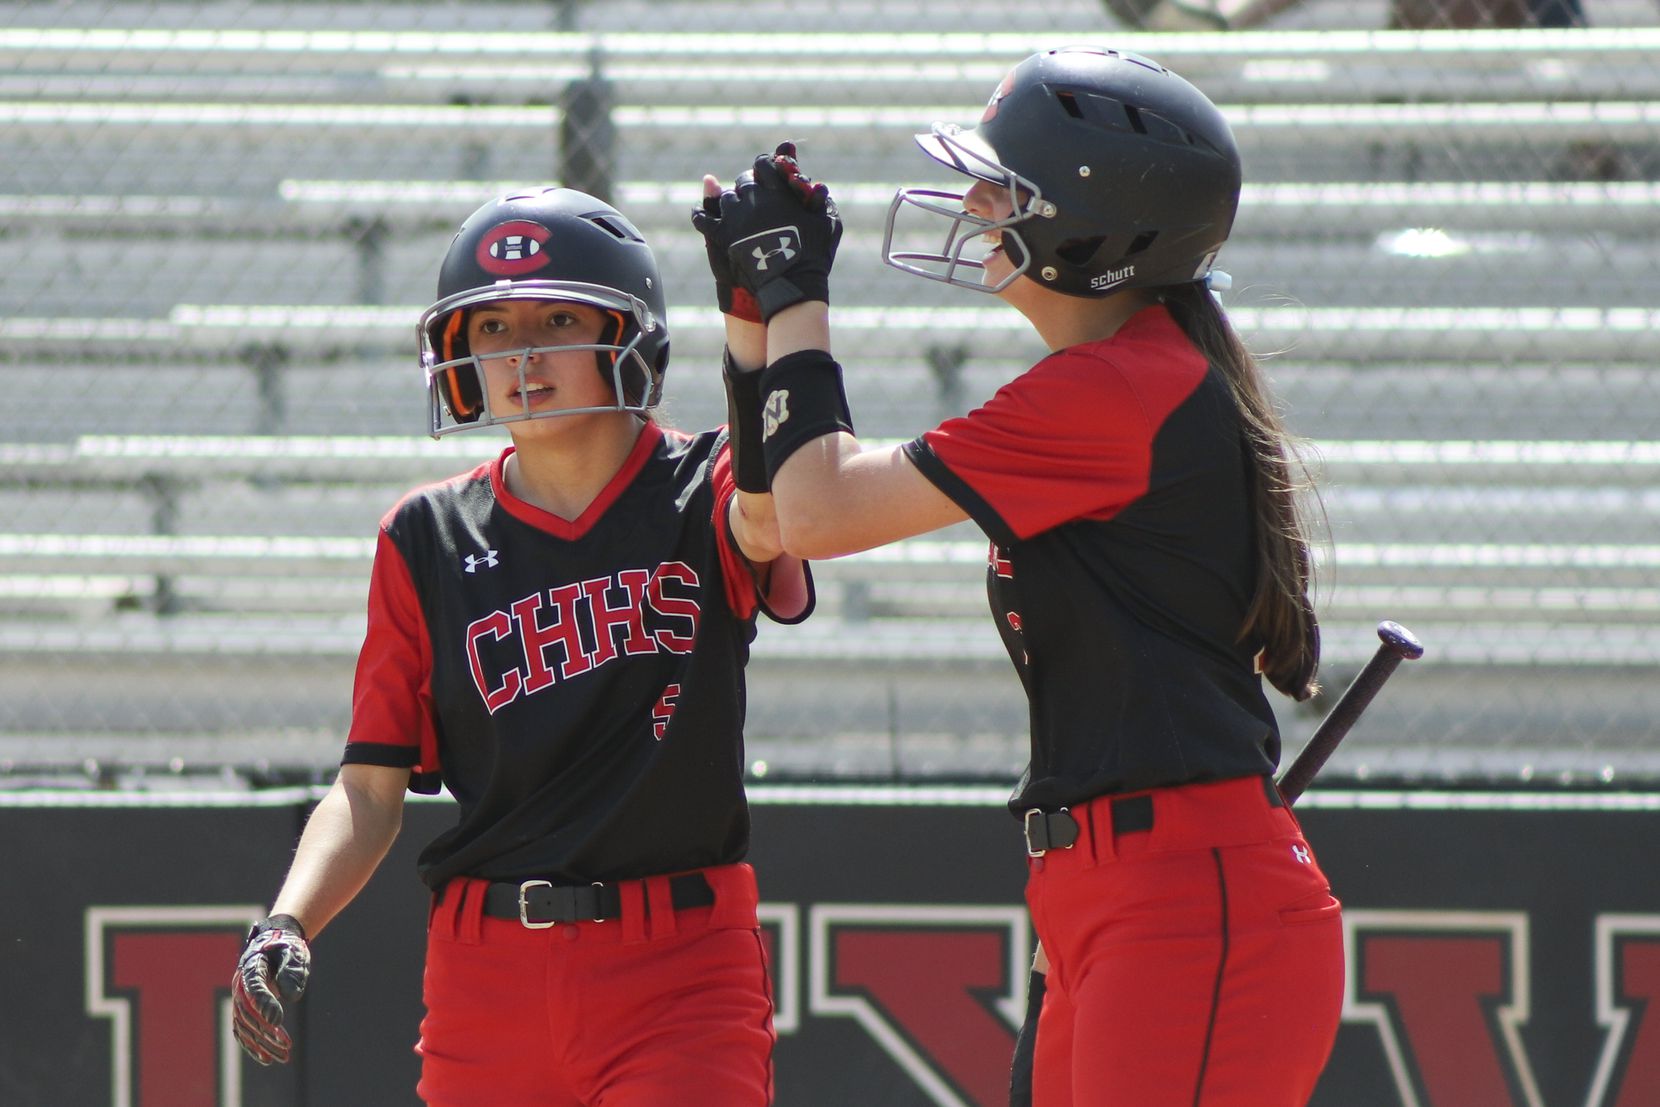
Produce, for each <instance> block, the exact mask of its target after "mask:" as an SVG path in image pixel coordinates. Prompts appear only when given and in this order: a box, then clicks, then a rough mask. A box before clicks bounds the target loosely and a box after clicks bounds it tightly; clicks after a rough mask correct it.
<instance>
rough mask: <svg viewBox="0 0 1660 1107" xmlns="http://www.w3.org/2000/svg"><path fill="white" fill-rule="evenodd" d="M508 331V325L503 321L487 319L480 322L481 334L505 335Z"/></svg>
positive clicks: (479, 331)
mask: <svg viewBox="0 0 1660 1107" xmlns="http://www.w3.org/2000/svg"><path fill="white" fill-rule="evenodd" d="M506 331H507V324H506V323H505V322H504V321H503V320H500V319H491V318H485V319H480V320H479V321H478V333H479V334H504V333H506Z"/></svg>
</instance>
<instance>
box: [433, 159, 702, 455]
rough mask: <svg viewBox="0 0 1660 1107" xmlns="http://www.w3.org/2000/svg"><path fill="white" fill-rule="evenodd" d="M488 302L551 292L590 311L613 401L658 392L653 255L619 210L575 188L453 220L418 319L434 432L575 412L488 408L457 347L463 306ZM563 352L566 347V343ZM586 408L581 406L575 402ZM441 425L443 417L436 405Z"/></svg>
mask: <svg viewBox="0 0 1660 1107" xmlns="http://www.w3.org/2000/svg"><path fill="white" fill-rule="evenodd" d="M496 300H557V301H569V302H574V303H582V304H590V305H592V306H594V307H597V308H600V309H602V310H603V311H604V312H605V314H606V316H607V320H608V322H607V326H606V329H605V331H604V333H603V334H602V335H601V337H600V341H599V343H597V344H596V345H594V346H592V347H587V348H591V349H593V350H594V351H595V358H596V360H597V361H598V364H599V372H600V375H601V376H603V377H604V378H605V379H606V380H607V381H609V382H611V384H612V385H613V387H614V388H615V389H616V395H617V403H616V405H615V406H614V407H612V408H603V409H599V410H618V411H633V412H642V413H643V412H644V411H646V410H647V409H648V408H651V407H654V406H656V404H657V402H658V400H659V399H661V397H662V391H663V373H664V371H665V370H666V369H667V367H668V361H669V330H668V321H667V310H666V307H665V304H664V299H663V281H662V277H661V276H660V275H659V273H658V271H657V259H656V258H655V257H654V256H653V254H652V252H651V247H650V246H648V245H647V244H646V241H645V239H644V238H643V237H642V236H641V235H640V232H639V231H638V230H636V229H635V227H634V224H632V223H630V222H629V221H628V219H627V218H625V217H624V216H623V214H622V213H621V212H619V211H617V209H616V208H613V207H612V206H611V205H609V204H607V203H605V202H604V201H603V200H598V199H595V198H594V197H592V196H589V195H588V194H587V193H584V192H578V191H576V190H575V189H570V188H545V189H539V190H536V191H527V192H523V193H516V194H514V195H511V196H504V197H502V198H501V199H498V200H492V201H491V202H490V203H488V204H485V205H484V206H483V207H481V208H479V209H478V210H477V211H475V212H473V214H472V215H470V216H468V217H467V221H466V222H464V223H463V224H462V225H461V229H460V230H459V231H458V232H456V236H455V238H454V240H453V241H452V242H451V243H450V248H449V250H448V252H447V253H445V255H444V262H443V265H442V266H440V268H439V271H438V298H437V300H436V301H435V302H434V303H433V305H432V306H431V307H429V308H427V310H426V311H425V312H423V313H422V314H421V321H420V323H419V325H418V328H417V329H418V331H419V337H420V344H421V365H422V367H423V368H424V369H425V371H426V377H427V391H428V396H429V406H430V408H431V419H432V426H431V432H432V434H433V436H434V437H437V436H438V435H440V434H443V433H446V432H448V431H454V430H461V429H464V428H468V427H482V426H491V425H494V424H498V423H506V422H516V421H518V420H521V419H527V418H532V417H540V416H544V415H548V416H551V415H570V414H575V413H576V411H573V410H571V409H565V410H560V411H550V412H538V413H535V415H534V416H533V415H532V413H531V412H529V411H528V410H527V411H522V412H521V411H508V412H499V411H492V410H490V403H489V398H488V395H487V394H486V391H485V389H484V387H483V378H482V373H483V369H482V367H481V366H480V365H479V361H478V359H477V358H475V357H474V356H473V355H472V352H471V351H470V350H469V349H468V345H467V326H466V321H467V312H468V310H469V309H470V308H473V307H476V306H478V305H479V304H482V303H488V302H492V301H496ZM567 349H568V347H567ZM581 410H592V409H581ZM446 413H447V414H448V415H449V419H450V421H449V422H446V421H445V418H444V417H445V414H446Z"/></svg>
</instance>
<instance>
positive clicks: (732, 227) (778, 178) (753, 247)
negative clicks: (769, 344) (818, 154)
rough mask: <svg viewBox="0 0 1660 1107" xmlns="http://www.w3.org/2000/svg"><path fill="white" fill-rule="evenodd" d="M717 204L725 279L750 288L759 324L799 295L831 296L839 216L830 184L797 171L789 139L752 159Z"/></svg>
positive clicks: (826, 299) (799, 298)
mask: <svg viewBox="0 0 1660 1107" xmlns="http://www.w3.org/2000/svg"><path fill="white" fill-rule="evenodd" d="M719 206H720V222H721V234H720V237H721V239H722V240H723V241H724V242H725V244H726V256H727V260H728V262H729V263H730V265H731V270H732V278H733V280H734V281H735V282H736V283H737V285H738V286H739V287H741V288H746V289H748V290H749V291H750V292H751V293H753V294H754V296H755V302H756V304H757V305H759V307H760V310H761V320H762V322H765V321H767V320H769V319H771V318H772V317H773V316H774V315H776V314H778V312H780V311H782V310H783V309H785V308H787V307H789V306H790V305H792V304H798V303H801V302H802V301H804V300H823V301H824V302H825V303H829V302H830V268H831V266H832V265H833V264H834V263H835V260H836V247H837V245H838V244H839V243H840V242H841V237H842V221H841V215H840V213H839V212H838V211H837V210H836V202H835V201H834V200H832V199H831V198H830V189H829V188H828V187H826V186H825V185H824V184H822V183H819V182H816V181H814V180H812V178H810V177H808V176H806V175H805V174H803V173H802V172H801V166H800V164H799V163H798V162H797V161H796V158H795V144H794V143H793V142H783V143H779V145H778V148H777V149H776V150H775V151H774V152H773V153H771V154H762V155H761V156H760V157H758V158H756V159H755V166H754V168H753V169H751V170H750V171H749V172H747V173H744V174H743V175H741V176H740V177H739V178H738V182H737V185H736V187H734V188H733V189H730V190H728V191H726V192H723V193H721V195H720V201H719Z"/></svg>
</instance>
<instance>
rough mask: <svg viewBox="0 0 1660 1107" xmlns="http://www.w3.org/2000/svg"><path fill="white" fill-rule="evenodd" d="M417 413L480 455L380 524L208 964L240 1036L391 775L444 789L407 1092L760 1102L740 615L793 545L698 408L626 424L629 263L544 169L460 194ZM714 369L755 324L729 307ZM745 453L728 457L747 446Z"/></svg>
mask: <svg viewBox="0 0 1660 1107" xmlns="http://www.w3.org/2000/svg"><path fill="white" fill-rule="evenodd" d="M419 332H420V333H419V338H420V348H421V356H422V363H423V366H424V369H425V372H426V377H427V388H428V391H429V396H430V416H431V422H430V426H429V430H430V431H431V432H432V434H433V435H434V436H437V435H442V434H447V433H450V432H452V431H456V430H462V429H467V428H476V427H488V426H502V427H504V428H506V430H507V431H508V433H509V435H510V437H511V440H512V445H511V446H509V447H508V448H506V449H505V450H503V451H502V453H501V454H500V456H498V457H497V458H495V459H494V460H492V461H490V462H488V463H485V464H483V465H480V466H479V467H478V468H476V469H474V470H472V471H471V472H467V473H462V474H460V475H458V476H455V477H453V478H451V479H449V480H446V481H443V482H440V483H437V484H434V485H431V486H427V487H422V488H417V489H415V490H414V491H412V492H410V493H409V494H408V495H407V496H406V497H404V499H403V500H402V501H401V502H399V503H398V504H397V505H396V506H395V507H393V508H392V509H391V511H389V512H388V513H387V515H386V516H385V518H384V519H383V520H382V523H381V528H380V537H379V547H378V550H377V552H376V556H375V564H374V570H373V576H372V579H371V583H370V594H369V621H368V632H367V636H366V639H365V642H364V645H363V649H362V652H361V654H360V656H359V659H358V665H357V676H356V685H355V689H354V693H353V696H354V698H353V712H352V725H351V732H350V734H349V736H348V739H347V744H346V750H345V755H344V758H343V764H342V767H341V770H340V775H339V778H338V780H337V781H336V783H335V784H334V786H333V787H332V788H331V789H330V790H329V792H328V794H327V795H326V796H325V798H324V799H323V800H322V801H321V802H320V804H319V805H318V807H317V809H316V811H315V812H314V813H313V814H312V816H311V818H310V819H309V821H308V822H307V825H306V828H305V831H304V833H303V835H302V837H301V839H300V844H299V848H298V852H297V853H296V855H295V858H294V862H293V866H292V868H291V869H290V871H289V874H288V877H287V879H286V881H285V882H284V884H283V887H282V889H281V891H280V892H279V894H278V896H277V899H276V903H275V904H274V906H273V908H272V914H271V916H270V917H269V918H268V919H266V920H264V921H262V922H261V923H259V924H258V925H257V926H256V927H255V928H254V931H253V933H252V934H251V935H250V938H249V942H248V945H247V948H246V950H245V951H244V954H243V957H242V959H241V961H240V963H239V966H238V970H237V973H236V976H235V978H234V982H233V991H234V1000H233V1010H234V1020H235V1027H236V1033H237V1037H238V1040H239V1041H240V1042H241V1043H242V1045H243V1047H244V1048H245V1049H246V1050H247V1051H248V1052H249V1053H250V1054H252V1055H253V1056H254V1057H255V1058H256V1059H258V1060H260V1061H262V1062H265V1063H270V1062H271V1061H284V1060H287V1058H288V1054H289V1051H290V1046H291V1043H290V1040H289V1037H288V1035H287V1033H286V1031H285V1030H284V1029H283V1025H282V1024H283V1017H284V1014H285V1008H286V1007H288V1006H289V1005H290V1004H291V1003H292V1001H293V1000H295V999H297V998H298V997H299V994H300V992H301V991H303V989H304V986H305V980H306V974H307V971H308V967H309V951H308V946H307V942H308V941H309V940H310V939H311V938H312V937H314V936H315V935H316V934H317V933H318V932H319V931H320V930H322V928H323V927H324V926H326V925H327V924H328V922H329V920H330V919H332V918H333V917H334V916H335V915H336V914H337V913H338V912H339V911H340V910H341V909H342V908H344V907H345V906H346V904H347V903H348V902H349V901H350V900H351V899H352V897H353V896H354V895H356V893H357V892H358V891H359V890H360V889H361V888H362V886H363V884H364V882H365V881H367V880H368V878H369V876H370V875H371V873H372V872H373V871H374V869H375V867H376V866H377V865H378V864H379V862H380V861H381V859H382V858H383V857H384V856H385V854H386V851H387V849H388V848H389V847H390V845H391V843H392V841H393V838H394V836H395V835H396V833H397V830H398V826H399V821H400V816H401V811H402V805H403V796H404V792H405V789H406V788H411V789H414V790H416V791H421V792H436V791H438V790H439V787H440V785H443V786H444V787H447V788H448V790H449V792H450V793H451V794H453V796H454V798H455V799H456V801H457V804H458V807H459V818H458V820H457V822H456V824H455V826H454V827H452V828H451V829H450V830H448V831H447V832H445V833H444V834H442V835H440V836H439V837H438V838H437V839H436V840H434V841H433V842H431V843H430V844H428V845H427V847H426V849H425V851H424V852H423V853H422V854H421V857H420V863H419V867H420V873H421V876H422V879H423V880H424V881H425V882H426V883H427V884H428V885H430V886H431V889H432V908H431V914H430V921H429V926H428V943H427V960H426V972H425V979H424V986H423V992H424V997H423V998H424V1000H425V1004H426V1015H425V1017H424V1019H423V1020H422V1022H421V1030H420V1042H419V1044H418V1046H417V1047H416V1048H417V1052H418V1053H419V1054H420V1055H421V1058H422V1065H421V1079H420V1084H419V1087H418V1092H419V1094H420V1096H421V1097H422V1099H423V1100H424V1101H425V1102H427V1103H430V1104H435V1105H444V1107H466V1105H478V1107H485V1105H488V1107H500V1105H502V1104H512V1105H514V1107H581V1105H585V1104H586V1105H593V1104H600V1103H603V1104H606V1105H607V1107H660V1105H661V1104H665V1103H676V1104H691V1105H704V1107H733V1105H744V1104H748V1105H755V1107H760V1105H763V1104H767V1103H770V1102H771V1095H772V1091H771V1088H772V1072H771V1052H772V1045H773V1030H772V1021H771V1016H772V1010H771V1001H770V989H769V986H768V981H767V970H766V966H765V964H764V961H763V955H762V945H761V935H760V931H759V929H758V925H757V920H756V906H757V895H756V886H755V878H754V874H753V873H752V871H751V870H750V868H749V866H748V865H747V864H746V863H745V862H744V856H745V853H746V849H747V846H748V838H749V818H748V810H747V807H746V804H745V798H744V790H743V781H742V769H743V763H744V762H743V742H742V727H743V720H744V675H743V671H744V665H745V662H746V660H747V658H748V652H749V646H750V643H751V641H752V640H753V638H754V635H755V620H756V616H757V613H758V612H765V613H767V614H768V615H769V616H770V617H772V618H774V619H776V620H778V621H780V622H793V621H799V620H800V619H803V618H805V617H806V616H807V614H808V612H809V610H810V609H811V606H812V589H811V581H810V578H809V577H808V575H807V572H806V567H805V565H804V564H803V563H802V562H801V561H800V560H798V559H796V558H794V557H791V556H787V555H784V554H782V551H781V547H780V544H779V541H778V532H777V525H776V522H775V520H774V518H773V514H772V504H771V500H770V497H768V496H767V495H765V494H764V493H757V492H754V491H750V490H747V489H746V490H740V489H738V487H737V486H736V482H735V478H734V465H735V463H736V464H739V465H742V464H743V461H742V458H743V452H744V451H743V447H742V444H739V446H738V447H737V452H738V458H737V459H736V462H735V459H734V456H733V453H734V447H733V444H732V443H731V442H730V441H729V438H728V434H727V432H726V431H725V430H724V429H717V430H713V431H706V432H704V433H701V434H683V433H679V432H676V431H673V430H669V429H665V428H664V427H662V426H660V425H658V423H657V422H656V421H655V420H654V418H653V407H654V406H655V405H656V404H657V402H658V398H659V396H660V394H661V391H662V384H663V375H664V370H665V369H666V367H667V365H668V358H669V333H668V327H667V323H666V311H665V303H664V296H663V286H662V280H661V277H660V276H659V274H658V269H657V264H656V261H655V260H654V258H653V255H652V251H651V249H650V247H649V246H648V245H647V244H646V242H645V241H644V239H642V238H641V236H640V233H639V232H638V231H637V230H636V229H635V227H634V226H633V224H632V223H630V222H629V220H628V219H627V218H625V217H624V216H623V215H622V214H621V213H620V212H618V211H617V210H616V209H615V208H613V207H611V206H610V205H608V204H605V203H603V202H601V201H599V200H597V199H595V198H593V197H591V196H588V195H585V194H583V193H581V192H577V191H574V190H571V189H565V188H552V189H544V190H535V191H527V192H524V193H522V194H518V195H511V196H506V197H504V198H502V199H500V200H497V201H494V202H492V203H489V204H486V205H484V206H483V207H481V208H480V209H479V210H478V211H476V212H475V213H474V214H473V215H472V216H471V217H470V218H468V219H467V221H466V222H465V223H464V224H463V225H462V227H461V229H460V231H459V233H458V234H457V235H456V236H455V239H454V240H453V242H452V244H451V246H450V247H449V250H448V253H447V254H446V255H445V257H444V260H443V264H442V267H441V270H440V274H439V280H438V298H437V301H436V302H435V303H434V304H433V305H432V307H431V308H429V309H428V310H427V311H426V313H425V314H424V315H423V316H422V318H421V321H420V326H419ZM727 332H728V343H729V348H728V360H729V362H730V363H731V364H732V365H733V366H734V369H738V368H751V369H753V368H758V367H759V366H761V365H762V364H763V362H764V358H765V346H764V343H765V338H766V336H765V331H764V330H763V328H762V327H761V326H760V325H759V323H758V322H754V321H746V320H743V319H740V318H738V317H737V316H728V325H727ZM760 460H761V459H760V455H759V452H758V446H757V449H756V450H754V451H753V452H752V459H751V461H750V462H749V463H748V464H749V466H750V467H754V466H756V465H758V464H759V463H760Z"/></svg>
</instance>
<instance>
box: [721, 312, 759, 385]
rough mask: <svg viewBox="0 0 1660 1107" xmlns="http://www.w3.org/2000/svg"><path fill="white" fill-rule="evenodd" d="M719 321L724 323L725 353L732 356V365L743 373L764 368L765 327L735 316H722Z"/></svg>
mask: <svg viewBox="0 0 1660 1107" xmlns="http://www.w3.org/2000/svg"><path fill="white" fill-rule="evenodd" d="M721 319H722V320H723V321H724V322H725V323H726V351H727V353H729V354H731V355H732V364H733V365H734V366H736V367H737V368H738V369H741V370H743V371H745V372H750V371H759V370H761V369H764V368H766V365H767V328H766V326H765V325H764V324H761V323H750V322H747V321H745V320H743V319H739V318H738V317H737V316H735V315H723V316H721Z"/></svg>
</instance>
